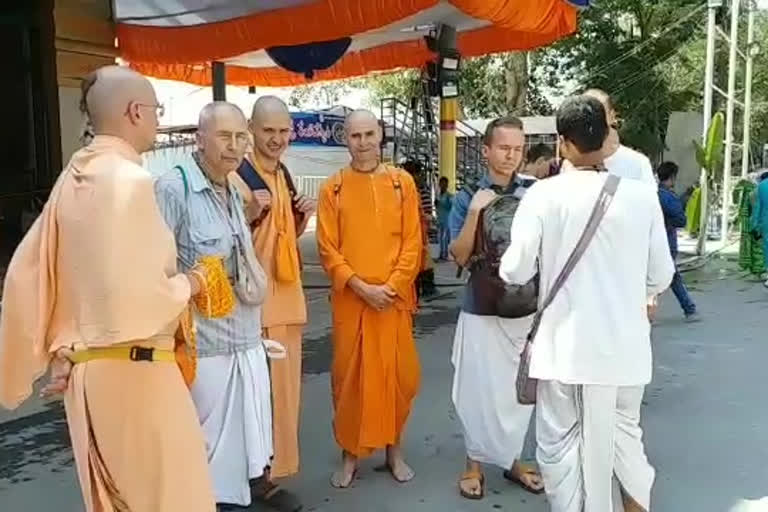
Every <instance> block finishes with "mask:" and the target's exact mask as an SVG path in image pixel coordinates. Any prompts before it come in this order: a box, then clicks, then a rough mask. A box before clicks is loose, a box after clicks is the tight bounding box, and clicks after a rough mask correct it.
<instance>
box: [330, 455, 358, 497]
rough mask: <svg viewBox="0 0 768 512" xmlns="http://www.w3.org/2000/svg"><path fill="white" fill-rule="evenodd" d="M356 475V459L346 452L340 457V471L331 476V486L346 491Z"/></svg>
mask: <svg viewBox="0 0 768 512" xmlns="http://www.w3.org/2000/svg"><path fill="white" fill-rule="evenodd" d="M356 474H357V457H355V456H354V455H352V454H349V453H347V452H344V455H343V456H342V463H341V469H340V470H339V471H336V472H335V473H333V475H331V485H332V486H333V487H335V488H336V489H346V488H347V487H349V486H350V485H352V482H353V481H354V479H355V475H356Z"/></svg>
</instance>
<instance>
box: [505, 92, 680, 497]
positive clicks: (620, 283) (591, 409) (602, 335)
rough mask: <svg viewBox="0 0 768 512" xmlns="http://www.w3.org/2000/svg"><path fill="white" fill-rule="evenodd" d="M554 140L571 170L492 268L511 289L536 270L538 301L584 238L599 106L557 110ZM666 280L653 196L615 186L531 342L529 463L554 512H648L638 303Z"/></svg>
mask: <svg viewBox="0 0 768 512" xmlns="http://www.w3.org/2000/svg"><path fill="white" fill-rule="evenodd" d="M557 130H558V132H559V134H560V148H561V152H562V154H563V156H564V157H565V158H567V159H568V160H569V161H570V162H571V163H572V164H573V165H572V166H570V167H569V168H568V169H567V170H565V171H564V172H563V173H561V174H559V175H558V176H555V177H553V178H550V179H547V180H543V181H540V182H538V183H536V184H535V185H533V186H532V187H531V188H530V189H529V190H528V193H527V194H526V195H525V197H524V198H523V200H522V202H521V204H520V206H519V208H518V210H517V213H516V214H515V218H514V220H513V223H512V231H511V240H510V246H509V248H508V249H507V251H506V253H505V254H504V257H503V258H502V261H501V268H500V275H501V277H502V278H503V279H504V280H505V281H507V282H509V283H514V284H523V283H526V282H528V280H530V279H531V278H532V277H533V276H534V275H535V274H536V272H537V271H538V272H539V275H540V293H541V294H542V295H541V297H542V298H543V297H545V296H546V294H548V293H549V291H550V289H551V288H552V286H553V283H554V281H555V280H556V278H557V275H558V274H559V273H560V271H561V270H562V268H563V267H564V265H565V262H566V260H567V259H568V258H569V255H570V254H571V252H572V251H573V249H574V247H575V246H576V244H577V240H578V239H579V238H580V237H581V235H582V233H583V232H584V229H585V226H586V225H587V220H588V218H589V217H590V214H591V212H592V210H593V208H594V205H595V203H596V201H597V198H598V197H599V196H600V194H601V190H602V189H603V186H604V184H605V180H606V176H608V172H605V168H604V167H602V166H601V164H602V161H603V154H602V151H601V148H602V146H603V142H604V140H605V137H606V134H607V132H608V125H607V122H606V114H605V109H604V108H603V106H602V105H601V104H600V102H599V101H597V100H596V99H594V98H591V97H587V96H579V97H576V98H571V99H568V100H566V101H565V103H564V104H563V105H562V106H561V107H560V109H559V111H558V113H557ZM602 204H606V203H602ZM673 274H674V265H673V263H672V258H671V257H670V253H669V247H668V245H667V240H666V231H665V229H664V219H663V217H662V214H661V208H660V206H659V201H658V198H657V196H656V191H655V190H654V189H653V188H652V187H649V186H647V185H644V184H642V183H641V182H639V181H638V180H633V179H623V178H622V179H621V180H620V182H619V184H618V188H617V190H616V192H615V194H614V196H613V199H612V201H611V202H609V203H607V208H606V209H605V216H604V217H603V219H602V221H601V222H600V223H599V225H598V226H597V230H596V232H595V234H594V237H593V238H592V239H591V241H590V242H589V245H588V246H587V247H586V250H585V251H584V253H583V255H582V257H581V259H580V260H579V261H578V262H577V263H576V265H575V267H574V269H573V272H572V273H571V274H570V276H569V277H568V278H567V279H566V280H565V282H564V284H563V285H562V287H561V288H560V290H559V291H558V292H557V293H556V295H555V296H554V300H553V301H552V302H551V304H550V305H549V307H548V308H547V309H545V310H544V312H543V317H542V320H541V324H540V327H539V329H538V332H537V334H536V336H535V338H534V340H533V347H532V356H531V364H530V376H531V377H534V378H537V379H539V387H538V402H537V405H536V433H537V445H538V450H537V459H538V462H539V468H540V469H541V473H542V476H543V478H544V485H545V488H546V491H547V495H548V498H549V502H550V504H551V507H552V510H553V512H610V511H621V510H624V511H626V512H638V511H648V510H650V498H651V487H652V485H653V480H654V470H653V468H652V467H651V465H650V464H649V463H648V459H647V458H646V455H645V449H644V446H643V440H642V435H643V431H642V429H641V428H640V404H641V401H642V398H643V390H644V386H645V385H646V384H647V383H648V382H649V381H650V380H651V344H650V325H649V323H648V317H647V314H646V304H647V301H648V297H651V296H653V295H657V294H659V293H661V292H662V291H663V290H664V289H665V288H667V286H668V285H669V283H670V282H671V280H672V275H673Z"/></svg>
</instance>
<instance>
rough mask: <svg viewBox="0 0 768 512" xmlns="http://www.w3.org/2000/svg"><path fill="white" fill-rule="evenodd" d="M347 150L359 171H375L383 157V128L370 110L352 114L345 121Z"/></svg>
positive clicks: (357, 111) (356, 111)
mask: <svg viewBox="0 0 768 512" xmlns="http://www.w3.org/2000/svg"><path fill="white" fill-rule="evenodd" d="M344 132H345V135H346V137H347V148H348V149H349V154H350V155H352V165H353V166H354V167H355V168H356V169H359V170H373V169H375V168H376V167H378V165H379V160H380V156H381V138H382V133H381V126H380V125H379V120H378V119H377V118H376V116H375V115H373V112H371V111H370V110H365V109H359V110H355V111H352V112H350V113H349V114H348V115H347V118H346V119H345V120H344Z"/></svg>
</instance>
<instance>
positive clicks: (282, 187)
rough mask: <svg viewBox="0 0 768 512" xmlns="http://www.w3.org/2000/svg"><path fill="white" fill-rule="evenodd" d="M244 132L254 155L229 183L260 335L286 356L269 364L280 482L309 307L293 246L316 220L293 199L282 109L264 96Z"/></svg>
mask: <svg viewBox="0 0 768 512" xmlns="http://www.w3.org/2000/svg"><path fill="white" fill-rule="evenodd" d="M249 128H250V132H251V135H252V137H253V152H249V153H247V154H246V155H245V159H244V160H243V163H242V164H241V165H240V167H239V168H238V170H237V172H233V173H232V174H231V175H230V181H231V182H232V183H233V184H234V185H235V186H236V187H237V189H238V190H239V191H240V195H241V196H242V197H243V201H244V206H245V213H246V216H247V217H248V221H249V222H250V227H251V231H252V242H253V249H254V251H255V253H256V257H257V258H258V259H259V262H260V263H261V266H262V267H263V268H264V272H265V273H266V274H267V278H268V280H269V284H268V286H267V294H266V297H265V299H264V305H263V306H262V311H261V323H262V328H263V334H264V337H265V338H267V339H270V340H275V341H278V342H280V343H281V344H282V345H283V346H284V347H285V349H286V357H285V359H280V360H274V361H272V363H271V364H270V371H271V376H272V403H273V410H274V412H273V415H274V443H275V457H274V460H273V461H272V468H271V471H270V474H271V476H272V477H274V478H282V477H288V476H292V475H294V474H296V473H297V472H298V471H299V409H300V397H301V335H302V331H303V329H304V325H305V324H306V323H307V305H306V301H305V298H304V290H303V289H302V284H301V265H300V258H299V253H298V249H297V243H298V237H299V236H301V234H302V233H303V232H304V230H305V229H306V227H307V221H309V218H310V217H311V216H312V214H314V212H315V201H313V200H312V199H311V198H308V197H306V196H304V195H301V194H299V193H298V192H297V190H296V189H295V186H294V184H293V179H292V178H291V174H290V172H289V171H288V169H287V168H286V167H285V165H283V163H282V162H281V157H282V155H283V154H284V153H285V150H286V149H288V145H289V144H290V141H291V133H292V131H293V121H292V120H291V114H290V113H289V112H288V107H287V106H286V104H285V103H284V102H283V101H282V100H280V99H279V98H276V97H274V96H262V97H261V98H259V99H258V100H256V103H254V105H253V113H252V115H251V120H250V123H249Z"/></svg>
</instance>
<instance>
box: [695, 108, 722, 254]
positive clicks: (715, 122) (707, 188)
mask: <svg viewBox="0 0 768 512" xmlns="http://www.w3.org/2000/svg"><path fill="white" fill-rule="evenodd" d="M724 127H725V115H723V113H722V112H718V113H716V114H715V115H714V117H712V121H711V122H710V123H709V129H708V130H707V135H706V137H705V138H704V144H701V143H700V142H699V141H697V140H694V141H693V146H694V150H695V151H696V161H697V162H698V164H699V166H700V167H701V172H702V176H701V182H700V187H701V192H700V196H699V197H700V201H701V207H700V208H699V209H698V211H699V219H698V220H699V222H698V227H699V229H698V233H699V240H698V244H697V247H696V252H697V253H698V254H700V255H701V254H704V244H705V242H706V239H707V220H708V219H709V206H710V204H711V203H712V201H711V198H710V197H709V196H710V192H711V191H713V190H714V188H715V187H714V185H715V180H716V179H717V177H718V175H719V173H720V172H721V168H722V165H723V147H724V143H723V132H724V131H725V128H724ZM695 225H697V224H696V223H694V226H695ZM692 234H693V233H692Z"/></svg>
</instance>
